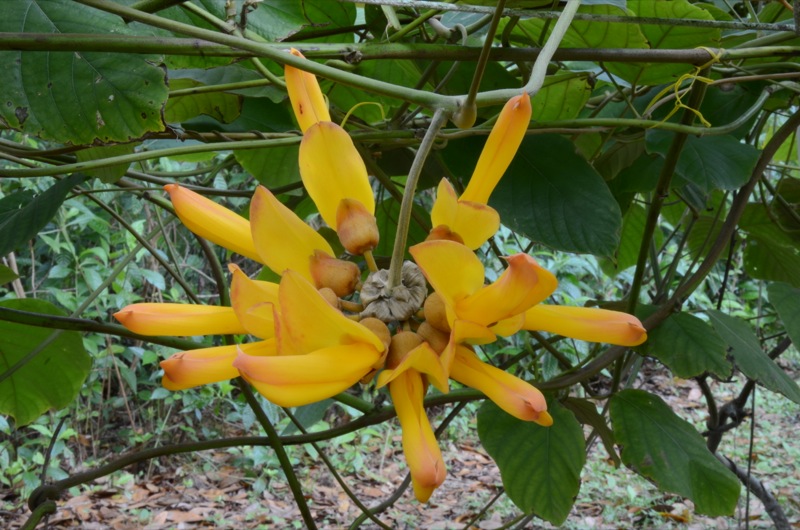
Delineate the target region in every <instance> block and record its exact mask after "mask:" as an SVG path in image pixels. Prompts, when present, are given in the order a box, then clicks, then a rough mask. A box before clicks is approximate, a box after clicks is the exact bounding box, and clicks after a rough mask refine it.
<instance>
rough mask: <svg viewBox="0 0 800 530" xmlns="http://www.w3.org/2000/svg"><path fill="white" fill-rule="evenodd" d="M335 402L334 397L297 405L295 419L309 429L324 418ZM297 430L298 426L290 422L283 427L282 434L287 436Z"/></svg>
mask: <svg viewBox="0 0 800 530" xmlns="http://www.w3.org/2000/svg"><path fill="white" fill-rule="evenodd" d="M334 403H335V401H334V400H332V399H323V400H322V401H317V402H316V403H311V404H310V405H304V406H302V407H297V408H296V409H295V411H294V419H296V420H297V421H298V422H300V425H302V426H303V428H304V429H306V430H308V429H310V428H311V427H313V426H314V425H315V424H316V423H317V422H319V421H321V420H322V418H323V416H325V413H326V412H327V411H328V409H329V408H331V406H332V405H333V404H334ZM295 432H298V429H297V426H295V424H294V423H290V424H289V425H287V426H286V428H285V429H283V432H282V433H281V436H286V435H289V434H293V433H295Z"/></svg>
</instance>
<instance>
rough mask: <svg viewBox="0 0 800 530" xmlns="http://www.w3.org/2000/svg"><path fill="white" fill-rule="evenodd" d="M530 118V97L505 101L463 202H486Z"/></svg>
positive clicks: (525, 95) (514, 150)
mask: <svg viewBox="0 0 800 530" xmlns="http://www.w3.org/2000/svg"><path fill="white" fill-rule="evenodd" d="M530 121H531V98H530V96H528V94H521V95H519V96H515V97H513V98H511V99H510V100H509V101H508V103H506V104H505V106H504V107H503V110H502V111H501V112H500V116H499V117H498V119H497V123H495V124H494V127H492V132H491V133H490V134H489V138H488V139H487V140H486V145H485V146H484V147H483V151H482V152H481V156H480V158H479V159H478V164H477V165H476V166H475V171H474V172H473V173H472V177H471V178H470V180H469V184H467V189H465V190H464V193H463V194H462V195H461V200H462V201H470V202H478V203H481V204H486V203H488V202H489V196H490V195H491V194H492V191H494V188H495V186H497V183H498V182H499V181H500V178H501V177H502V176H503V173H505V172H506V169H508V165H509V164H510V163H511V160H512V159H513V158H514V155H515V154H516V153H517V149H519V145H520V143H522V139H523V138H524V137H525V132H526V131H527V130H528V125H529V124H530Z"/></svg>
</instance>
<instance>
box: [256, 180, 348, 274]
mask: <svg viewBox="0 0 800 530" xmlns="http://www.w3.org/2000/svg"><path fill="white" fill-rule="evenodd" d="M250 225H251V227H252V239H253V241H254V243H255V247H256V249H258V253H259V256H261V257H260V259H259V261H261V263H264V264H265V265H266V266H267V267H269V268H270V269H272V270H273V271H274V272H276V273H278V274H282V273H283V271H285V270H286V269H292V270H294V271H297V272H299V273H300V274H302V275H303V277H304V278H305V279H307V280H312V276H311V270H310V267H311V258H312V257H313V256H314V252H316V251H318V250H319V251H322V252H324V253H325V254H327V255H329V256H332V255H333V249H332V248H331V246H330V245H329V244H328V242H327V241H325V238H324V237H322V236H321V235H319V234H318V233H317V232H316V231H315V230H314V229H313V228H311V227H310V226H308V225H307V224H305V223H304V222H303V220H302V219H300V218H299V217H297V214H295V213H294V212H293V211H291V210H290V209H289V208H287V207H286V206H284V205H283V204H282V203H281V202H280V201H279V200H278V199H277V198H275V196H274V195H273V194H272V192H271V191H269V190H268V189H267V188H265V187H263V186H259V187H258V188H256V192H255V194H254V195H253V200H252V202H251V203H250Z"/></svg>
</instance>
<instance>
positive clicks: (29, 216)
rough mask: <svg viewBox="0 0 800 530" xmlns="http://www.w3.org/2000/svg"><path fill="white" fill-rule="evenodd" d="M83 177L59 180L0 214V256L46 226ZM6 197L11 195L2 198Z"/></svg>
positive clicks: (0, 209) (75, 176) (76, 175)
mask: <svg viewBox="0 0 800 530" xmlns="http://www.w3.org/2000/svg"><path fill="white" fill-rule="evenodd" d="M84 178H85V177H84V176H83V175H81V174H78V173H74V174H72V175H70V176H69V177H67V178H65V179H61V180H59V181H58V182H56V183H55V184H53V185H52V186H51V187H50V188H48V189H47V190H46V191H44V192H42V193H40V194H39V195H37V196H36V197H34V198H33V199H32V200H31V201H30V202H28V203H27V204H25V205H24V206H22V207H21V208H18V209H15V210H11V211H7V212H5V214H4V215H3V216H2V217H0V256H5V255H6V254H8V253H9V252H11V251H12V250H14V249H15V248H17V247H18V246H20V245H21V244H22V243H24V242H26V241H28V240H30V239H31V238H33V237H34V236H35V235H36V234H37V233H38V232H39V230H41V229H42V228H44V226H45V225H46V224H47V223H48V222H49V221H50V219H52V218H53V216H54V215H55V214H56V211H57V210H58V208H59V207H60V206H61V203H63V202H64V199H66V197H67V194H68V193H69V191H70V190H71V189H72V187H73V186H77V185H78V184H80V183H81V182H83V179H84ZM6 199H8V197H6V198H5V199H3V201H5V200H6ZM3 201H0V202H3ZM0 211H2V208H0Z"/></svg>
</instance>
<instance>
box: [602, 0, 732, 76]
mask: <svg viewBox="0 0 800 530" xmlns="http://www.w3.org/2000/svg"><path fill="white" fill-rule="evenodd" d="M627 6H628V9H629V10H631V11H633V12H634V13H635V14H636V15H637V16H640V17H656V18H676V19H678V20H683V19H697V20H714V17H713V16H711V14H710V13H709V12H708V11H706V10H704V9H702V8H699V7H696V6H694V5H692V4H691V3H689V2H688V1H687V0H671V1H669V2H665V1H655V0H628V2H627ZM639 29H641V31H642V33H643V34H644V37H645V39H647V42H648V43H649V44H650V48H652V49H676V48H684V49H688V48H697V47H698V46H712V47H713V46H718V45H719V39H720V30H719V29H712V28H700V27H692V26H667V25H660V24H659V25H656V24H641V25H640V26H639ZM607 66H608V69H609V71H611V72H612V73H613V74H616V75H618V76H619V77H621V78H622V79H624V80H626V81H628V82H631V83H633V82H635V83H636V84H638V85H658V84H661V83H673V82H675V81H676V80H677V79H678V77H679V76H681V75H683V74H685V73H689V72H691V71H693V70H694V69H695V67H694V66H693V65H689V64H674V63H672V64H664V63H662V64H658V63H644V64H641V63H638V64H637V63H608V65H607Z"/></svg>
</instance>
